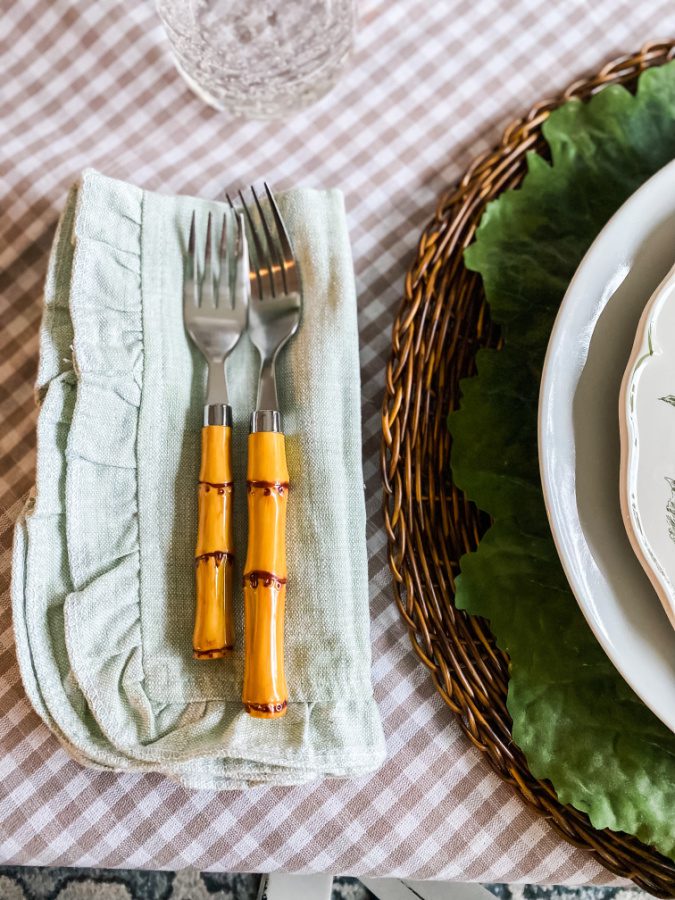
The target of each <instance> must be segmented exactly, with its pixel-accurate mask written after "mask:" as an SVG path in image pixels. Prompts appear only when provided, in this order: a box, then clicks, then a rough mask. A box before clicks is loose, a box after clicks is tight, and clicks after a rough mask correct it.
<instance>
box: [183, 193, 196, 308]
mask: <svg viewBox="0 0 675 900" xmlns="http://www.w3.org/2000/svg"><path fill="white" fill-rule="evenodd" d="M195 242H196V236H195V213H194V210H193V211H192V218H191V219H190V235H189V237H188V247H187V253H186V254H185V274H184V277H183V315H184V316H185V318H189V316H190V312H191V311H192V310H193V309H194V307H195V306H196V305H197V281H196V279H195V269H196V261H197V259H196V256H195Z"/></svg>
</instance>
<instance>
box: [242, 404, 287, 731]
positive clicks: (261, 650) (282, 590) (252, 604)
mask: <svg viewBox="0 0 675 900" xmlns="http://www.w3.org/2000/svg"><path fill="white" fill-rule="evenodd" d="M247 489H248V550H247V554H246V564H245V566H244V642H245V648H244V650H245V655H244V687H243V692H242V700H243V703H244V706H245V708H246V710H247V712H248V713H250V715H252V716H255V717H256V718H262V719H274V718H278V717H279V716H283V715H285V714H286V708H287V705H288V690H287V687H286V676H285V673H284V611H285V605H286V580H287V574H288V573H287V570H286V505H287V503H288V491H289V484H288V468H287V466H286V447H285V438H284V435H283V433H282V432H281V416H280V415H279V413H278V412H277V411H276V410H257V411H256V412H255V413H253V416H252V417H251V433H250V434H249V437H248V471H247Z"/></svg>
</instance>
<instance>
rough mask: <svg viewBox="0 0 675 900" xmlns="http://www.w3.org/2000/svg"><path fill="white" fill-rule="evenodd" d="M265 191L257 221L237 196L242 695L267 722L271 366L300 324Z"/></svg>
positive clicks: (283, 481)
mask: <svg viewBox="0 0 675 900" xmlns="http://www.w3.org/2000/svg"><path fill="white" fill-rule="evenodd" d="M265 194H266V198H263V202H262V203H261V201H260V200H259V198H258V195H257V194H256V192H255V190H254V189H253V188H251V196H252V199H253V204H254V205H255V208H256V211H257V218H258V221H257V222H256V221H255V218H254V216H253V215H252V214H251V210H250V209H249V206H248V205H247V203H246V200H245V198H244V195H243V194H242V193H241V192H240V193H239V199H240V201H241V205H242V208H243V210H244V214H245V216H246V221H247V224H248V228H249V232H250V235H251V275H250V277H251V293H252V297H251V303H250V309H249V319H248V334H249V337H250V339H251V342H252V343H253V345H254V346H255V347H256V349H257V350H258V353H259V354H260V375H259V379H258V399H257V403H256V409H255V412H253V414H252V416H251V429H250V430H251V433H250V434H249V439H248V471H247V486H248V523H249V525H248V551H247V555H246V563H245V566H244V641H245V654H244V687H243V693H242V699H243V702H244V706H245V707H246V709H247V710H248V712H249V713H250V714H251V715H252V716H255V717H257V718H265V719H272V718H277V717H279V716H283V715H284V714H285V712H286V708H287V705H288V690H287V687H286V677H285V673H284V606H285V600H286V579H287V571H286V534H285V530H286V504H287V500H288V487H289V485H288V469H287V466H286V450H285V440H284V435H283V431H282V423H281V413H280V411H279V400H278V397H277V384H276V374H275V365H276V361H277V358H278V356H279V353H280V351H281V350H282V348H283V347H285V346H286V344H287V343H288V341H289V340H290V339H291V337H292V336H293V335H294V334H295V333H296V331H297V330H298V326H299V325H300V316H301V310H302V283H301V278H300V267H299V265H298V261H297V258H296V255H295V253H294V252H293V247H292V245H291V240H290V237H289V235H288V231H287V229H286V226H285V224H284V221H283V218H282V216H281V213H280V212H279V208H278V206H277V203H276V201H275V199H274V195H273V194H272V191H271V190H270V189H269V187H268V186H267V185H265ZM265 199H266V202H265ZM228 200H229V197H228ZM230 203H231V201H230ZM265 207H266V208H267V209H266V210H265Z"/></svg>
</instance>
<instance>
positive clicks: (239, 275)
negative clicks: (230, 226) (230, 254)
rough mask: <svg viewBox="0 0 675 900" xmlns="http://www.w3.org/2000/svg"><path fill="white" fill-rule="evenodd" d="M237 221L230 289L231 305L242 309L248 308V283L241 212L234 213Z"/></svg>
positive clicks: (246, 248) (245, 244) (244, 234)
mask: <svg viewBox="0 0 675 900" xmlns="http://www.w3.org/2000/svg"><path fill="white" fill-rule="evenodd" d="M234 218H235V221H236V223H237V237H236V240H235V249H234V264H235V272H234V290H233V291H232V306H233V308H235V309H236V308H237V307H239V306H243V308H244V310H245V311H247V310H248V287H249V283H250V274H249V264H248V262H247V259H248V244H247V241H246V232H245V230H244V217H243V216H242V215H241V213H235V214H234Z"/></svg>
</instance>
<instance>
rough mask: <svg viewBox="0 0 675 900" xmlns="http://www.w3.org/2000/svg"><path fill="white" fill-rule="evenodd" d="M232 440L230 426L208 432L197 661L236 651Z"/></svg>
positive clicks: (198, 561)
mask: <svg viewBox="0 0 675 900" xmlns="http://www.w3.org/2000/svg"><path fill="white" fill-rule="evenodd" d="M231 440H232V429H231V428H230V427H229V426H227V425H205V426H204V427H203V428H202V464H201V468H200V470H199V529H198V532H197V547H196V549H195V572H196V587H197V606H196V610H195V628H194V634H193V637H192V650H193V655H194V657H195V658H196V659H217V658H218V657H221V656H225V655H226V654H227V653H228V652H229V651H230V650H232V649H233V647H234V611H233V605H232V589H233V582H232V574H233V562H234V553H233V550H234V541H233V537H232V499H233V497H232V492H233V483H232V456H231V452H232V451H231Z"/></svg>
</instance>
